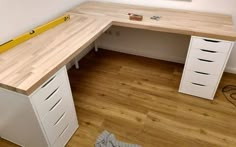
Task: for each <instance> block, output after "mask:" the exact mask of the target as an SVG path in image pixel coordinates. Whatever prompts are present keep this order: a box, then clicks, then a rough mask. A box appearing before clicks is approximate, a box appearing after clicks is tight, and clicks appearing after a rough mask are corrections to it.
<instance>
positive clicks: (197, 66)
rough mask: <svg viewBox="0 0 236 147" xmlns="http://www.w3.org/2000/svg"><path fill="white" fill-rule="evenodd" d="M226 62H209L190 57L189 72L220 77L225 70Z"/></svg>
mask: <svg viewBox="0 0 236 147" xmlns="http://www.w3.org/2000/svg"><path fill="white" fill-rule="evenodd" d="M224 64H225V61H223V60H222V59H219V60H209V59H204V58H201V57H194V56H191V55H190V57H189V59H188V61H187V66H186V67H185V68H186V69H187V70H193V71H199V72H204V73H209V74H212V75H219V74H220V73H221V71H222V70H223V66H224Z"/></svg>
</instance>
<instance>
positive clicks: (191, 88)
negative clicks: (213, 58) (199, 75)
mask: <svg viewBox="0 0 236 147" xmlns="http://www.w3.org/2000/svg"><path fill="white" fill-rule="evenodd" d="M214 91H215V87H212V86H205V85H201V84H198V83H191V82H187V81H183V82H182V83H181V88H180V92H182V93H186V94H189V95H193V96H197V97H202V98H206V99H210V100H212V99H213V97H214Z"/></svg>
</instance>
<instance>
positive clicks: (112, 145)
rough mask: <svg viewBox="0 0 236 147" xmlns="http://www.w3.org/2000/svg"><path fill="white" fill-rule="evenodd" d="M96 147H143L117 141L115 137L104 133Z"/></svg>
mask: <svg viewBox="0 0 236 147" xmlns="http://www.w3.org/2000/svg"><path fill="white" fill-rule="evenodd" d="M95 147H141V146H140V145H136V144H129V143H125V142H122V141H119V140H117V139H116V137H115V135H114V134H112V133H110V132H108V131H103V132H102V134H101V135H100V136H99V137H98V138H97V141H96V144H95Z"/></svg>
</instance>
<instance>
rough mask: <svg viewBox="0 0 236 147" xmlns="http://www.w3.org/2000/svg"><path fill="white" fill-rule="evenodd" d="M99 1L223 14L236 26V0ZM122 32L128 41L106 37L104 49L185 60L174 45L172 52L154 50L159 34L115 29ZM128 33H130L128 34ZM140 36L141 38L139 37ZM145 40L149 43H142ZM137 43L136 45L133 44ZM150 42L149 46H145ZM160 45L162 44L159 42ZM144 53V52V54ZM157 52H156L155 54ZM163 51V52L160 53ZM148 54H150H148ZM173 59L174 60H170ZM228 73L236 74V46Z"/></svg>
mask: <svg viewBox="0 0 236 147" xmlns="http://www.w3.org/2000/svg"><path fill="white" fill-rule="evenodd" d="M97 1H110V2H118V3H129V4H135V5H146V6H152V7H166V8H174V9H186V10H192V11H203V12H214V13H223V14H230V15H232V16H233V19H234V23H235V24H236V8H235V7H236V0H192V2H185V1H177V0H173V1H171V0H97ZM117 29H118V31H120V35H121V36H120V37H125V38H126V39H122V38H120V39H119V38H118V39H117V38H116V39H115V38H114V37H113V38H111V37H109V35H104V36H103V37H102V40H101V46H102V47H104V48H111V49H113V50H121V51H122V52H129V53H131V52H135V50H138V51H137V52H138V53H136V54H138V55H142V54H143V55H145V56H149V57H151V56H155V57H156V58H159V57H161V58H169V60H172V61H177V60H179V61H180V60H181V58H182V60H184V59H183V57H184V54H185V52H184V51H183V50H181V51H180V52H181V53H178V54H176V53H175V51H174V50H175V47H174V45H172V46H173V48H172V50H173V52H171V46H170V45H169V46H168V48H169V49H168V50H166V48H167V46H166V48H162V49H161V47H163V45H161V46H158V47H156V50H154V45H155V44H151V42H153V43H154V42H155V40H153V38H151V36H153V35H154V36H155V37H156V38H157V37H158V33H156V35H155V34H153V32H150V31H147V32H144V31H138V32H135V31H129V30H127V29H125V28H113V30H114V32H116V31H117ZM127 31H128V32H127ZM137 35H138V36H140V37H137ZM176 37H177V36H173V35H172V37H171V38H170V39H172V40H175V41H176ZM127 39H131V40H132V41H130V42H128V41H126V40H127ZM143 39H146V40H149V41H144V42H143V41H142V40H143ZM133 42H136V44H135V45H132V44H131V43H133ZM146 42H148V43H149V44H144V43H146ZM159 43H160V42H159ZM179 43H180V44H182V43H183V44H184V43H186V42H181V41H180V42H179ZM124 44H126V46H127V47H128V48H127V47H126V50H125V49H124ZM142 51H143V52H142ZM155 51H156V52H155ZM160 51H161V52H160ZM147 52H148V53H147ZM165 55H168V56H165ZM164 56H165V57H164ZM170 57H173V58H170ZM226 70H227V71H228V72H233V73H236V46H235V47H234V49H233V51H232V54H231V57H230V59H229V62H228V65H227V69H226Z"/></svg>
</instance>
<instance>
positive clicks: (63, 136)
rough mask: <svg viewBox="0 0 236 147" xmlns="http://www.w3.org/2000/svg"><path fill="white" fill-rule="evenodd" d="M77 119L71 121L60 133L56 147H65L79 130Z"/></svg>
mask: <svg viewBox="0 0 236 147" xmlns="http://www.w3.org/2000/svg"><path fill="white" fill-rule="evenodd" d="M78 127H79V126H78V121H77V119H71V120H70V123H69V125H68V126H67V127H66V128H65V129H64V130H63V131H62V132H61V133H60V135H59V136H58V139H57V140H56V142H55V144H54V145H53V146H54V147H64V146H65V145H66V143H67V142H68V141H69V140H70V138H71V137H72V135H73V134H74V133H75V131H76V129H77V128H78Z"/></svg>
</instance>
